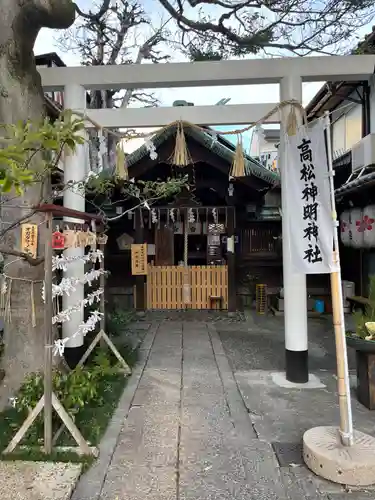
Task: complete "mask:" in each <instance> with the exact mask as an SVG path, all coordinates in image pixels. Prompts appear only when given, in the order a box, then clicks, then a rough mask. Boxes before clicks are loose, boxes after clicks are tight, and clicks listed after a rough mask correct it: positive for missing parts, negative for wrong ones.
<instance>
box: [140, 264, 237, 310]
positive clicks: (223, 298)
mask: <svg viewBox="0 0 375 500" xmlns="http://www.w3.org/2000/svg"><path fill="white" fill-rule="evenodd" d="M184 285H185V286H184ZM147 308H148V309H220V308H221V309H228V269H227V266H190V267H187V268H184V267H183V266H149V267H148V274H147Z"/></svg>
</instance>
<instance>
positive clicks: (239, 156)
mask: <svg viewBox="0 0 375 500" xmlns="http://www.w3.org/2000/svg"><path fill="white" fill-rule="evenodd" d="M229 176H230V177H244V176H245V157H244V152H243V145H242V136H241V135H239V136H238V138H237V146H236V151H235V152H234V158H233V163H232V168H231V170H230V173H229Z"/></svg>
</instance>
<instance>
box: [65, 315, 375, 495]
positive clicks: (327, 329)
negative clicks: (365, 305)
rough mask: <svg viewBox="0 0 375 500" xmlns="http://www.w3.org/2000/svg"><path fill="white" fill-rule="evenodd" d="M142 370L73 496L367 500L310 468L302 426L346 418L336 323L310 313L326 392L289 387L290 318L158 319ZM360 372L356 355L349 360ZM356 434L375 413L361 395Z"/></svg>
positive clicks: (315, 358)
mask: <svg viewBox="0 0 375 500" xmlns="http://www.w3.org/2000/svg"><path fill="white" fill-rule="evenodd" d="M139 328H143V329H147V332H146V335H145V337H144V340H143V343H142V347H141V361H140V363H139V365H138V366H137V367H136V369H135V371H134V373H133V375H132V377H131V379H130V381H129V384H128V386H127V388H126V390H125V392H124V395H123V397H122V398H121V401H120V403H119V407H118V409H117V411H116V414H115V416H114V419H113V422H112V424H111V425H110V427H109V429H108V431H107V433H106V435H105V437H104V439H103V442H102V444H101V449H100V458H99V460H98V461H97V463H96V464H95V465H94V466H93V467H92V468H91V469H90V470H89V471H88V472H87V473H86V474H85V475H84V476H83V477H82V478H81V480H80V482H79V484H78V486H77V488H76V491H75V493H74V494H73V497H72V499H73V500H124V499H126V500H138V499H142V500H143V499H144V498H146V497H147V498H149V499H150V500H198V499H199V500H202V499H205V500H209V499H212V500H229V499H231V500H232V499H235V500H242V499H246V500H252V499H254V500H262V499H265V500H266V499H267V500H273V499H275V500H276V499H280V500H300V499H301V498H306V499H308V500H350V499H351V500H364V499H369V498H372V499H373V498H374V497H375V490H374V489H371V488H369V489H368V490H367V491H354V490H353V489H351V488H345V487H342V486H339V485H334V484H331V483H329V482H327V481H324V480H321V479H319V478H317V477H316V476H314V475H313V474H312V473H310V472H309V471H308V470H307V469H306V468H305V467H304V465H303V463H302V457H301V439H302V435H303V432H304V431H305V430H307V429H309V428H311V427H315V426H318V425H331V424H334V425H336V424H337V422H338V409H337V403H336V401H337V395H336V385H335V383H336V381H335V378H334V370H335V357H334V343H333V334H332V327H331V323H330V322H329V321H326V320H317V319H314V320H311V321H310V323H309V335H310V365H311V371H312V372H313V373H314V374H315V375H317V376H318V377H319V379H320V381H321V382H322V383H323V384H324V386H323V388H320V389H284V388H282V387H279V386H278V385H276V384H275V383H274V382H273V378H272V374H273V373H274V372H278V371H282V370H283V369H284V342H283V319H282V318H274V317H268V316H263V317H260V316H255V315H251V316H248V317H247V320H246V321H245V320H244V317H243V316H240V315H239V316H236V317H235V318H232V319H231V320H230V319H229V318H227V317H224V316H223V315H210V314H204V313H202V314H198V315H196V314H195V315H194V314H186V313H181V314H178V313H175V314H172V313H171V314H167V315H160V314H154V315H149V316H148V317H146V318H145V320H144V321H143V322H142V323H140V325H139ZM350 364H351V367H352V368H353V367H354V365H353V359H352V356H351V360H350ZM353 412H354V422H355V426H356V428H357V429H359V430H362V431H364V432H367V433H370V434H372V435H375V418H374V416H375V415H374V414H373V413H371V412H370V411H368V410H366V409H365V408H363V407H362V406H361V405H359V404H358V403H357V402H356V400H355V396H354V397H353Z"/></svg>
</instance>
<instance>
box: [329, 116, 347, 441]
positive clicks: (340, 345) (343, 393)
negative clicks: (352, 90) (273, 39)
mask: <svg viewBox="0 0 375 500" xmlns="http://www.w3.org/2000/svg"><path fill="white" fill-rule="evenodd" d="M325 123H326V140H327V156H328V174H329V175H328V177H329V187H330V196H331V207H332V221H333V225H334V231H333V263H334V266H335V269H336V270H335V271H334V272H332V273H331V294H332V312H333V324H334V329H335V341H336V360H337V388H338V393H339V408H340V437H341V442H342V444H343V445H344V446H352V445H353V418H352V408H351V399H350V382H349V369H348V354H347V348H346V339H345V317H344V305H343V297H342V284H341V268H340V254H339V236H338V221H337V213H336V202H335V188H334V182H333V178H334V170H333V164H332V144H331V121H330V118H329V113H328V111H326V112H325Z"/></svg>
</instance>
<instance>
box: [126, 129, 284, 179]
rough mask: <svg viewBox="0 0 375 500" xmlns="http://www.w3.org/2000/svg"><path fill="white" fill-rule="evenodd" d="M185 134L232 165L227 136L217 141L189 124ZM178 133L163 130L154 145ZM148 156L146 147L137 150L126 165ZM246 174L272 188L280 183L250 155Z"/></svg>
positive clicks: (231, 147) (154, 139) (274, 173)
mask: <svg viewBox="0 0 375 500" xmlns="http://www.w3.org/2000/svg"><path fill="white" fill-rule="evenodd" d="M184 132H185V134H186V135H189V136H190V137H192V138H193V139H195V140H196V141H197V142H199V143H200V144H202V145H203V146H204V147H206V148H207V149H209V150H210V151H212V152H213V153H215V154H217V155H218V156H221V157H222V158H224V159H225V160H226V161H228V163H232V161H233V156H234V149H233V145H232V144H231V143H230V142H229V141H227V140H226V139H225V136H221V135H218V136H217V139H216V138H215V137H213V135H212V134H210V133H209V132H204V131H203V130H198V129H197V128H195V127H191V126H189V124H184ZM175 133H176V126H170V127H167V128H164V129H162V130H161V131H160V132H157V133H156V134H155V135H154V136H153V139H152V141H153V143H154V144H155V147H156V148H158V147H159V146H160V145H161V144H162V143H163V142H164V141H165V140H167V139H168V138H169V137H171V136H172V135H174V134H175ZM147 154H148V150H147V148H146V146H145V145H143V146H141V147H140V148H138V149H136V150H135V151H134V152H133V153H130V154H129V155H128V156H127V157H126V163H127V165H128V167H131V166H132V165H134V164H135V163H137V162H138V161H140V160H141V159H142V158H144V157H145V156H146V155H147ZM245 172H246V175H249V176H254V177H257V178H258V179H261V180H263V181H265V182H267V183H269V184H270V185H272V186H275V185H278V184H279V183H280V175H279V174H278V173H276V172H272V171H270V170H268V169H267V168H265V167H264V166H263V165H262V164H261V163H259V162H258V161H256V160H254V159H253V158H251V157H250V156H248V155H245Z"/></svg>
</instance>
